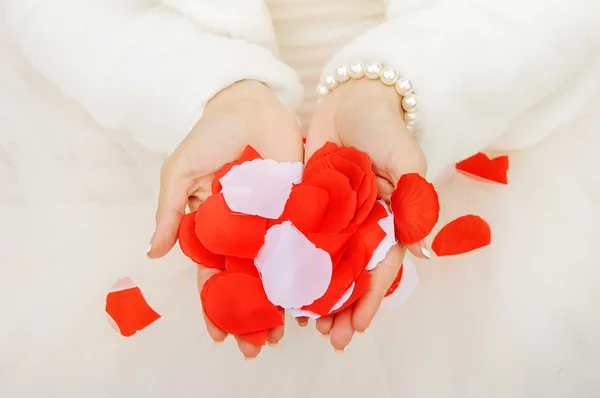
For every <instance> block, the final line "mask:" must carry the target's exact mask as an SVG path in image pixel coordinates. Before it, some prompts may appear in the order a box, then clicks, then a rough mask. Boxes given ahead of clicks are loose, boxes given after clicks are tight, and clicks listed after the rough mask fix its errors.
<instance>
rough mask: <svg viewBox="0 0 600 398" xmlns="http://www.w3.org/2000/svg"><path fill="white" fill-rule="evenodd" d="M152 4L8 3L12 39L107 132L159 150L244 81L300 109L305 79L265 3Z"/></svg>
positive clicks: (141, 0)
mask: <svg viewBox="0 0 600 398" xmlns="http://www.w3.org/2000/svg"><path fill="white" fill-rule="evenodd" d="M150 3H152V2H148V1H146V0H102V1H99V0H83V1H82V0H60V1H51V2H48V1H44V0H7V1H6V3H5V4H6V6H7V8H6V17H7V22H8V23H7V26H8V28H9V32H10V33H11V36H12V38H13V39H14V41H15V42H16V43H17V45H18V46H19V48H20V49H21V50H22V52H23V54H24V55H25V57H26V58H27V59H28V61H29V62H30V63H31V64H32V66H33V67H34V68H36V69H37V70H39V71H40V72H41V73H42V74H43V75H45V77H46V78H48V79H49V80H51V81H52V82H53V83H54V84H56V85H57V86H58V87H59V88H60V89H61V90H62V91H63V92H64V93H65V94H66V95H68V96H69V97H71V98H73V99H75V100H76V101H78V102H80V103H81V104H82V105H83V106H84V107H85V108H86V110H87V111H88V112H89V113H90V115H91V116H92V117H93V118H94V119H95V120H96V121H97V122H98V123H99V124H100V125H102V126H104V127H106V128H108V129H111V130H116V131H123V132H127V133H129V134H131V135H132V136H134V138H135V139H137V140H138V141H140V142H141V143H142V144H143V145H144V146H146V147H148V148H150V149H152V150H155V151H159V152H170V151H171V150H173V149H174V148H175V147H176V146H177V145H178V143H179V142H180V141H181V140H182V139H183V138H184V137H185V135H186V134H187V133H188V132H189V131H190V130H191V128H192V127H193V126H194V125H195V124H196V122H197V121H198V120H199V119H200V117H201V115H202V111H203V109H204V107H205V105H206V103H207V102H208V101H209V100H210V99H211V98H212V97H213V96H214V95H215V94H216V93H217V92H219V91H220V90H222V89H223V88H225V87H227V86H229V85H231V84H233V83H235V82H236V81H240V80H244V79H253V80H258V81H262V82H264V83H265V84H267V85H268V86H269V87H270V88H271V89H272V90H274V92H275V93H276V94H277V96H278V97H279V98H280V99H281V101H282V102H283V103H284V104H286V105H287V106H289V107H290V108H292V109H293V108H295V107H296V106H297V105H298V103H299V101H300V100H301V96H302V87H301V85H300V82H299V78H298V76H297V74H296V73H295V72H294V71H293V70H292V69H291V68H290V67H288V66H287V65H285V64H284V63H282V62H281V61H280V60H279V59H277V56H276V55H275V54H274V51H272V49H273V48H275V47H276V46H275V43H274V34H273V29H272V25H271V21H270V17H269V14H268V12H267V10H266V8H265V6H264V3H263V1H259V0H220V1H207V0H164V1H163V3H159V4H156V2H154V3H152V4H150ZM203 11H205V12H203ZM209 17H210V18H209ZM219 17H220V18H219ZM203 22H206V23H208V22H210V26H206V25H204V24H203ZM269 48H271V49H269Z"/></svg>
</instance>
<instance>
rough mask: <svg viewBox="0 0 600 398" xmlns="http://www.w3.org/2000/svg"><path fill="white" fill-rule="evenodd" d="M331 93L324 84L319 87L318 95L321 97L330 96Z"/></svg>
mask: <svg viewBox="0 0 600 398" xmlns="http://www.w3.org/2000/svg"><path fill="white" fill-rule="evenodd" d="M330 92H331V91H329V89H328V88H327V87H325V86H324V85H322V84H319V85H318V86H317V94H319V95H320V96H321V97H325V96H326V95H329V93H330Z"/></svg>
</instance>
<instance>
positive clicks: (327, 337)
mask: <svg viewBox="0 0 600 398" xmlns="http://www.w3.org/2000/svg"><path fill="white" fill-rule="evenodd" d="M321 337H323V338H324V339H329V333H327V334H324V333H322V334H321Z"/></svg>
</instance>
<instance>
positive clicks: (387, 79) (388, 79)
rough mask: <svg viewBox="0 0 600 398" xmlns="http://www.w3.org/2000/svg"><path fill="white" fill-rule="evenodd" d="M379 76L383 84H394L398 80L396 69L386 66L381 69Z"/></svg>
mask: <svg viewBox="0 0 600 398" xmlns="http://www.w3.org/2000/svg"><path fill="white" fill-rule="evenodd" d="M379 78H380V79H381V82H382V83H383V84H385V85H386V86H391V85H392V84H395V83H396V82H397V81H398V79H399V78H400V75H398V72H396V69H393V68H390V67H389V66H386V67H385V68H383V70H382V71H381V76H379Z"/></svg>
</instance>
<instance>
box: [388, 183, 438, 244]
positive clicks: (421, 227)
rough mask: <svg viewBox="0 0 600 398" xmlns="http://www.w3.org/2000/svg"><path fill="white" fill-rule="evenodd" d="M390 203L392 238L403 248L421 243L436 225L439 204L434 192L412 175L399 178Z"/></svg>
mask: <svg viewBox="0 0 600 398" xmlns="http://www.w3.org/2000/svg"><path fill="white" fill-rule="evenodd" d="M391 202H392V212H393V213H394V225H395V226H396V235H397V237H398V240H399V241H400V242H402V243H403V244H405V245H409V244H412V243H417V242H420V241H422V240H423V239H425V238H426V237H427V235H429V234H430V233H431V231H432V230H433V227H434V226H435V224H436V223H437V221H438V218H439V213H440V203H439V202H438V195H437V192H436V191H435V188H434V187H433V185H432V184H430V183H429V182H427V180H425V179H424V178H423V177H421V176H420V175H418V174H416V173H411V174H404V175H403V176H402V177H400V180H399V181H398V186H397V187H396V190H395V191H394V192H393V193H392V198H391Z"/></svg>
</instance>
